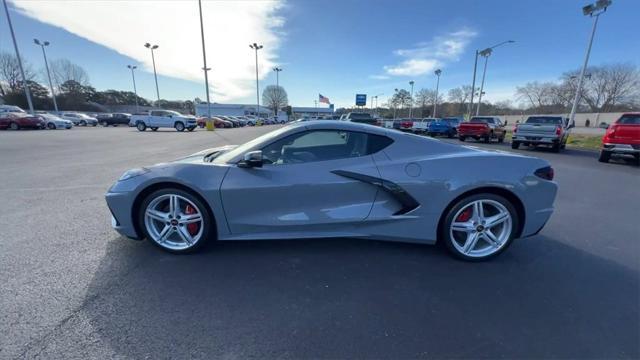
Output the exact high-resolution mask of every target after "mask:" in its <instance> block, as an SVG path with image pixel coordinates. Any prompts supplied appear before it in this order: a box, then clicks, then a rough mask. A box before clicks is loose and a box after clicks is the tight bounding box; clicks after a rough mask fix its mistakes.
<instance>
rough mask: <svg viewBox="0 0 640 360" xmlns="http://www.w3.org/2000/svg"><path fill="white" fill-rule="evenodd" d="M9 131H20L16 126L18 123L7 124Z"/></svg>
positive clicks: (18, 126)
mask: <svg viewBox="0 0 640 360" xmlns="http://www.w3.org/2000/svg"><path fill="white" fill-rule="evenodd" d="M9 129H11V130H20V125H18V123H14V122H10V123H9Z"/></svg>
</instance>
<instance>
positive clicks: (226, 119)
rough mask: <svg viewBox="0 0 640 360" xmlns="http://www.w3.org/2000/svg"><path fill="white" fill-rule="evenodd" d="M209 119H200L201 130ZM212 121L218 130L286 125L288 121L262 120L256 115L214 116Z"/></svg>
mask: <svg viewBox="0 0 640 360" xmlns="http://www.w3.org/2000/svg"><path fill="white" fill-rule="evenodd" d="M207 119H208V118H207V117H200V118H198V120H197V122H198V126H200V127H201V128H203V127H205V126H206V123H207ZM210 120H211V121H213V123H214V126H215V127H216V128H234V127H243V126H260V125H274V124H284V123H285V122H286V121H285V120H284V119H278V118H275V117H274V118H262V117H257V116H254V115H244V116H229V115H215V116H212V117H211V119H210Z"/></svg>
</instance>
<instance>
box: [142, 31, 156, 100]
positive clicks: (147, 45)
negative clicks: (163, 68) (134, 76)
mask: <svg viewBox="0 0 640 360" xmlns="http://www.w3.org/2000/svg"><path fill="white" fill-rule="evenodd" d="M144 47H146V48H147V49H149V50H151V61H152V62H153V77H154V78H155V79H156V96H157V98H158V101H160V90H158V75H157V73H156V58H155V56H154V55H153V50H155V49H157V48H158V45H153V46H152V45H151V44H149V43H145V44H144Z"/></svg>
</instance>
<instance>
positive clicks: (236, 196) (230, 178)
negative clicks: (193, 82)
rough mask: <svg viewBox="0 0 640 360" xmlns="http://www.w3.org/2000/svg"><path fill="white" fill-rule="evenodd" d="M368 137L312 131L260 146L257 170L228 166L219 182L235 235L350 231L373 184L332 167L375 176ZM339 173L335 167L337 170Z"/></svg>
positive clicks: (366, 208) (365, 209)
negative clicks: (261, 157) (261, 147)
mask: <svg viewBox="0 0 640 360" xmlns="http://www.w3.org/2000/svg"><path fill="white" fill-rule="evenodd" d="M366 137H367V135H366V134H364V133H352V132H347V131H333V130H313V131H304V132H302V133H297V134H294V135H290V136H288V137H287V138H284V139H280V140H277V141H276V142H274V143H272V144H270V145H268V146H266V147H264V148H263V149H262V151H263V156H264V162H265V164H264V165H263V166H262V167H260V168H241V167H237V166H231V168H230V169H229V171H228V173H227V175H226V177H225V178H224V181H223V183H222V186H221V197H222V204H223V206H224V211H225V215H226V218H227V223H228V225H229V227H230V230H231V232H232V233H233V234H234V235H243V234H247V235H250V234H255V233H263V234H264V233H291V232H294V233H295V232H297V231H305V232H308V231H317V232H318V233H319V234H320V233H325V234H326V233H327V232H333V233H338V232H345V231H349V230H353V229H354V226H357V225H358V224H359V223H361V222H362V221H363V220H364V219H365V218H366V217H367V216H368V214H369V212H370V211H371V208H372V206H373V202H374V200H375V196H376V192H377V187H376V186H374V185H371V184H369V183H366V182H362V181H358V180H354V179H352V178H349V177H345V176H344V175H339V174H337V173H336V171H338V170H340V171H347V172H350V173H356V174H362V175H367V176H370V177H375V178H379V176H380V175H379V173H378V170H377V168H376V166H375V163H374V161H373V158H372V156H371V155H369V154H368V153H367V150H366V144H364V143H363V142H366ZM338 172H339V171H338Z"/></svg>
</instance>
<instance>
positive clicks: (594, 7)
mask: <svg viewBox="0 0 640 360" xmlns="http://www.w3.org/2000/svg"><path fill="white" fill-rule="evenodd" d="M609 6H611V0H598V1H597V2H596V3H595V4H589V5H587V6H585V7H583V8H582V13H583V14H584V15H589V16H590V17H595V19H594V20H593V28H592V29H591V37H590V38H589V46H587V54H586V55H585V57H584V63H583V64H582V70H580V78H579V79H578V88H577V89H576V96H575V98H574V99H573V106H571V116H569V124H573V123H574V120H575V117H576V111H577V110H578V101H579V100H580V95H581V93H582V82H583V80H584V73H585V71H586V70H587V64H589V55H590V54H591V45H593V37H594V35H595V34H596V27H597V26H598V19H599V18H600V15H601V14H602V13H603V12H605V11H607V7H609Z"/></svg>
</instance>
